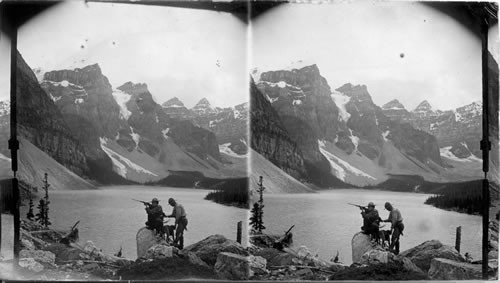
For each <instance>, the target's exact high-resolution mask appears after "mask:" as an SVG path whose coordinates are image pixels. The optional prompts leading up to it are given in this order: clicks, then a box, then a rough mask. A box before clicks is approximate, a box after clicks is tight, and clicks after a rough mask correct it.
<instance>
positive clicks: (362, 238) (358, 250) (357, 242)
mask: <svg viewBox="0 0 500 283" xmlns="http://www.w3.org/2000/svg"><path fill="white" fill-rule="evenodd" d="M351 247H352V262H359V261H360V260H361V256H363V254H365V253H366V252H367V251H369V250H371V249H373V247H372V244H371V242H370V236H368V235H365V234H363V233H361V232H358V233H356V234H354V237H352V241H351Z"/></svg>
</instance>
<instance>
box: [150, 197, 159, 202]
mask: <svg viewBox="0 0 500 283" xmlns="http://www.w3.org/2000/svg"><path fill="white" fill-rule="evenodd" d="M151 202H159V201H158V199H157V198H153V200H152V201H151Z"/></svg>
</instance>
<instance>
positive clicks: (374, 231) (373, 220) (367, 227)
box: [361, 202, 380, 240]
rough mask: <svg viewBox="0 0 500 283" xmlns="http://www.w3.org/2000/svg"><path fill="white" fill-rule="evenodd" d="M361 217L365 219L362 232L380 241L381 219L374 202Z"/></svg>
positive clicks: (369, 204) (364, 210)
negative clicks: (379, 227) (379, 226)
mask: <svg viewBox="0 0 500 283" xmlns="http://www.w3.org/2000/svg"><path fill="white" fill-rule="evenodd" d="M361 216H362V217H363V227H361V230H363V232H364V233H365V234H368V235H371V236H372V240H373V239H375V240H377V239H378V237H379V236H378V232H379V231H378V230H379V229H378V225H379V222H380V217H379V215H378V211H377V210H376V209H375V204H374V203H373V202H370V203H368V207H367V208H366V209H363V211H361Z"/></svg>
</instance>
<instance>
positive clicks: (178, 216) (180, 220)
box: [167, 198, 188, 250]
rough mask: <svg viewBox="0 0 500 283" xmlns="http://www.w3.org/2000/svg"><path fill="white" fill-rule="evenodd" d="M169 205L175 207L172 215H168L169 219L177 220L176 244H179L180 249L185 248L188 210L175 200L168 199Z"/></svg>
mask: <svg viewBox="0 0 500 283" xmlns="http://www.w3.org/2000/svg"><path fill="white" fill-rule="evenodd" d="M168 204H170V206H172V207H173V209H172V214H170V215H167V217H174V218H175V239H174V244H175V245H177V243H179V244H178V248H179V249H181V250H182V249H183V248H184V230H187V228H186V227H187V224H188V221H187V218H186V210H184V207H183V206H182V204H180V203H177V202H176V201H175V200H174V199H173V198H169V199H168Z"/></svg>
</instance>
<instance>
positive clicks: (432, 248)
mask: <svg viewBox="0 0 500 283" xmlns="http://www.w3.org/2000/svg"><path fill="white" fill-rule="evenodd" d="M400 255H401V256H403V257H407V258H409V259H410V260H411V261H412V262H413V263H415V265H417V266H418V267H419V268H421V269H422V270H423V271H425V272H427V271H428V270H429V268H430V267H431V261H432V259H434V258H444V259H449V260H453V261H457V262H465V258H464V257H463V256H462V255H460V254H459V253H458V252H457V250H455V248H453V247H450V246H446V245H443V244H442V243H441V242H439V241H437V240H431V241H426V242H423V243H422V244H420V245H418V246H416V247H413V248H411V249H409V250H406V251H404V252H402V253H401V254H400Z"/></svg>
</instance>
